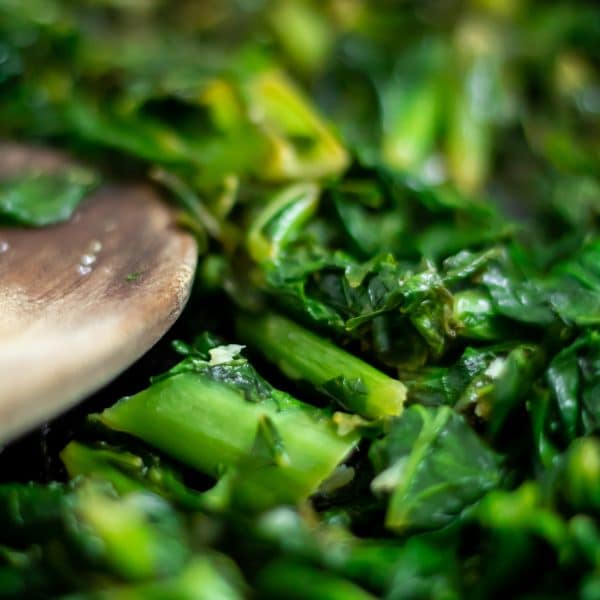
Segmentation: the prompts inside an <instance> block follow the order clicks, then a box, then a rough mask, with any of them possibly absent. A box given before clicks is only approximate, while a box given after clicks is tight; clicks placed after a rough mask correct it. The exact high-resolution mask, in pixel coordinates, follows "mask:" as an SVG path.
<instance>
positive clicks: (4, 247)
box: [0, 240, 10, 254]
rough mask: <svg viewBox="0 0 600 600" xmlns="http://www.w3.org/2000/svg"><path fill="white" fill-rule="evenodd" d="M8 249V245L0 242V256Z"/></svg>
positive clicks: (3, 241) (5, 242)
mask: <svg viewBox="0 0 600 600" xmlns="http://www.w3.org/2000/svg"><path fill="white" fill-rule="evenodd" d="M9 248H10V244H9V243H8V242H7V241H5V240H0V254H3V253H4V252H7V251H8V249H9Z"/></svg>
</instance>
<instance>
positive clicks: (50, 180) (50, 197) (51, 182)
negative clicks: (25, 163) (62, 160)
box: [0, 167, 99, 227]
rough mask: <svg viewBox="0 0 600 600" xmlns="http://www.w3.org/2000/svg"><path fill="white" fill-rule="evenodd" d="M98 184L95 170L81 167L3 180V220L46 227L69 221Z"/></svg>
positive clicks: (0, 199) (0, 198) (0, 207)
mask: <svg viewBox="0 0 600 600" xmlns="http://www.w3.org/2000/svg"><path fill="white" fill-rule="evenodd" d="M98 183H99V179H98V177H97V176H96V175H95V174H94V173H93V172H92V171H89V170H87V169H83V168H79V167H69V168H65V169H63V170H61V171H57V172H56V173H26V174H23V175H18V176H16V177H12V178H10V179H8V180H3V181H0V223H7V224H9V225H27V226H32V227H43V226H46V225H54V224H56V223H60V222H62V221H67V220H68V219H70V218H71V216H72V215H73V213H74V212H75V209H76V208H77V206H78V205H79V204H80V202H82V201H83V200H84V199H85V198H86V197H87V196H88V194H89V193H90V192H91V191H92V190H93V189H94V188H95V187H96V186H97V185H98Z"/></svg>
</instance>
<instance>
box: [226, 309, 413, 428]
mask: <svg viewBox="0 0 600 600" xmlns="http://www.w3.org/2000/svg"><path fill="white" fill-rule="evenodd" d="M237 331H238V334H239V335H240V337H241V339H242V340H245V341H247V342H248V343H249V344H251V345H252V347H253V348H254V349H256V350H258V351H260V352H262V354H263V355H264V356H265V357H266V358H267V359H268V360H270V361H272V362H274V363H275V364H276V365H277V366H278V367H279V368H280V369H281V371H283V373H285V374H286V375H287V376H288V377H290V378H291V379H298V380H305V381H309V382H310V383H312V384H313V385H315V386H317V388H318V389H319V390H320V391H322V392H324V393H325V394H327V395H328V396H330V397H332V398H334V399H335V400H336V401H337V402H339V403H340V404H341V405H342V406H343V407H344V408H345V409H347V410H350V411H353V412H356V413H358V414H360V415H363V416H364V417H368V418H377V417H387V416H393V415H399V414H400V413H401V412H402V408H403V405H404V400H405V398H406V388H405V386H404V384H403V383H402V382H400V381H398V380H397V379H393V378H391V377H389V376H388V375H386V374H384V373H382V372H381V371H379V370H377V369H375V368H374V367H372V366H371V365H369V364H367V363H366V362H364V361H362V360H361V359H359V358H356V357H355V356H353V355H352V354H350V353H349V352H346V351H345V350H342V349H340V348H338V347H337V346H336V345H334V344H332V343H331V342H329V341H327V340H325V339H324V338H322V337H320V336H318V335H316V334H314V333H312V332H310V331H308V330H307V329H305V328H304V327H300V326H299V325H296V323H294V322H293V321H290V320H289V319H286V318H284V317H280V316H279V315H275V314H273V313H269V314H266V315H262V316H257V315H245V316H241V317H239V318H238V320H237Z"/></svg>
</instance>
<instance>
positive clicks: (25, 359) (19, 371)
mask: <svg viewBox="0 0 600 600" xmlns="http://www.w3.org/2000/svg"><path fill="white" fill-rule="evenodd" d="M64 160H65V158H64V157H61V156H59V155H57V154H55V153H53V152H48V151H46V150H43V149H34V150H32V149H28V148H23V147H19V146H14V145H10V144H0V176H2V175H5V174H7V173H14V172H17V171H19V170H23V169H29V168H31V166H33V165H35V166H36V167H39V168H41V169H42V170H53V169H55V168H57V167H58V166H60V164H63V161H64ZM196 256H197V249H196V244H195V242H194V240H193V238H192V237H191V236H190V235H188V234H187V233H185V232H183V231H181V230H180V229H178V228H177V227H176V226H175V224H174V220H173V215H172V213H171V211H170V209H169V208H168V206H167V205H166V204H165V203H163V202H162V201H161V199H160V198H159V197H158V196H157V194H156V193H155V192H154V191H153V189H152V188H150V187H146V186H143V185H127V186H126V185H110V186H105V187H103V188H102V189H100V190H99V191H97V192H95V193H93V194H92V195H91V196H90V198H88V199H86V200H85V201H84V203H83V204H82V205H81V207H80V208H79V210H78V211H77V212H76V214H75V216H74V217H73V219H72V220H71V221H69V222H67V223H63V224H60V225H57V226H53V227H47V228H42V229H16V228H4V229H3V228H0V442H6V441H8V440H10V439H12V438H14V437H15V436H17V435H19V434H20V433H22V432H24V431H26V430H27V429H29V428H31V427H34V426H36V425H39V424H41V423H43V422H44V421H46V420H48V419H49V418H51V417H52V416H54V415H56V414H58V413H59V412H61V411H64V410H65V409H67V408H69V407H70V406H72V405H73V404H74V403H76V402H77V401H79V400H80V399H82V398H83V397H85V396H86V395H88V394H90V393H91V392H93V391H95V390H96V389H98V388H100V387H101V386H102V385H104V384H105V383H106V382H108V381H109V380H110V379H111V378H113V377H114V376H115V375H117V374H118V373H119V372H120V371H122V370H123V369H125V368H126V367H127V366H129V365H130V364H131V363H133V362H134V361H135V360H136V359H138V358H139V357H140V356H141V355H142V354H143V353H144V352H146V351H147V350H148V349H149V348H150V347H151V346H152V345H153V344H154V343H155V342H156V341H157V340H158V339H159V338H160V337H161V336H162V335H163V334H164V333H165V332H166V331H167V329H168V328H169V327H170V326H171V324H172V323H173V322H174V321H175V319H176V318H177V317H178V315H179V314H180V313H181V310H182V309H183V307H184V305H185V302H186V301H187V298H188V295H189V291H190V287H191V282H192V278H193V273H194V269H195V266H196Z"/></svg>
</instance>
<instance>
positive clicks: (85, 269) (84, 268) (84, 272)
mask: <svg viewBox="0 0 600 600" xmlns="http://www.w3.org/2000/svg"><path fill="white" fill-rule="evenodd" d="M77 271H78V272H79V274H80V275H88V274H89V273H91V272H92V267H89V266H87V265H77Z"/></svg>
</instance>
